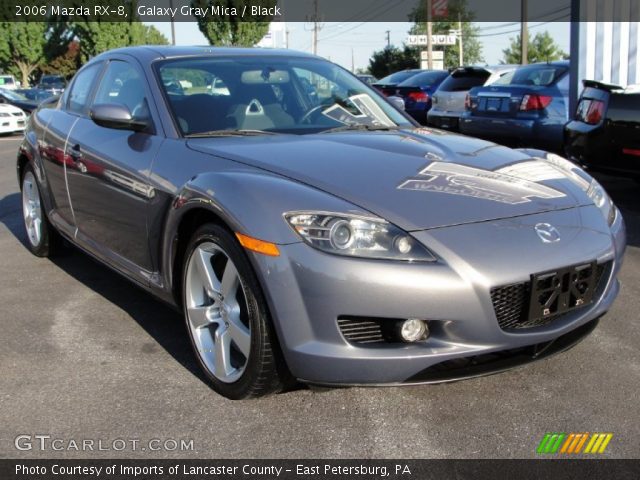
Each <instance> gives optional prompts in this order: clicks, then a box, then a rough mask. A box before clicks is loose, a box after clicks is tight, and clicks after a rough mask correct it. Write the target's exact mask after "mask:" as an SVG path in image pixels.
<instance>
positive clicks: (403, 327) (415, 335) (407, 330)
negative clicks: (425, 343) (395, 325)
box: [400, 318, 427, 342]
mask: <svg viewBox="0 0 640 480" xmlns="http://www.w3.org/2000/svg"><path fill="white" fill-rule="evenodd" d="M426 336H427V324H426V323H425V322H424V321H422V320H418V319H417V318H410V319H409V320H405V321H404V322H402V323H401V324H400V338H401V339H402V341H403V342H417V341H418V340H422V339H423V338H426Z"/></svg>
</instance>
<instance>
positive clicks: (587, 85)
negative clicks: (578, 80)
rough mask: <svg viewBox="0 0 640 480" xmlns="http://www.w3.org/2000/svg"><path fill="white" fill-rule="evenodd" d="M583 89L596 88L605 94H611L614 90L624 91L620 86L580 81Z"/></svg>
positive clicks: (594, 81) (593, 81)
mask: <svg viewBox="0 0 640 480" xmlns="http://www.w3.org/2000/svg"><path fill="white" fill-rule="evenodd" d="M582 85H583V86H584V88H597V89H598V90H604V91H606V92H613V91H614V90H624V87H621V86H620V85H613V84H611V83H604V82H597V81H596V80H582Z"/></svg>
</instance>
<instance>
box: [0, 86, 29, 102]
mask: <svg viewBox="0 0 640 480" xmlns="http://www.w3.org/2000/svg"><path fill="white" fill-rule="evenodd" d="M0 94H1V95H2V96H4V97H6V98H8V99H9V100H14V101H16V102H20V101H24V100H28V99H27V97H25V96H24V95H20V94H19V93H15V92H12V91H11V90H7V89H6V88H0Z"/></svg>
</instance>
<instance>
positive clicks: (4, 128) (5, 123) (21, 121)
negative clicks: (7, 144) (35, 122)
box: [0, 103, 27, 135]
mask: <svg viewBox="0 0 640 480" xmlns="http://www.w3.org/2000/svg"><path fill="white" fill-rule="evenodd" d="M26 122H27V116H26V115H25V114H24V112H23V111H22V110H20V109H19V108H17V107H14V106H13V105H8V104H6V103H5V104H0V135H7V134H11V133H15V132H21V131H23V130H24V129H25V125H26Z"/></svg>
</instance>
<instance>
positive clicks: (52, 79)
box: [40, 77, 64, 85]
mask: <svg viewBox="0 0 640 480" xmlns="http://www.w3.org/2000/svg"><path fill="white" fill-rule="evenodd" d="M40 83H42V84H44V85H53V84H58V83H64V79H63V78H62V77H42V80H41V81H40Z"/></svg>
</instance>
